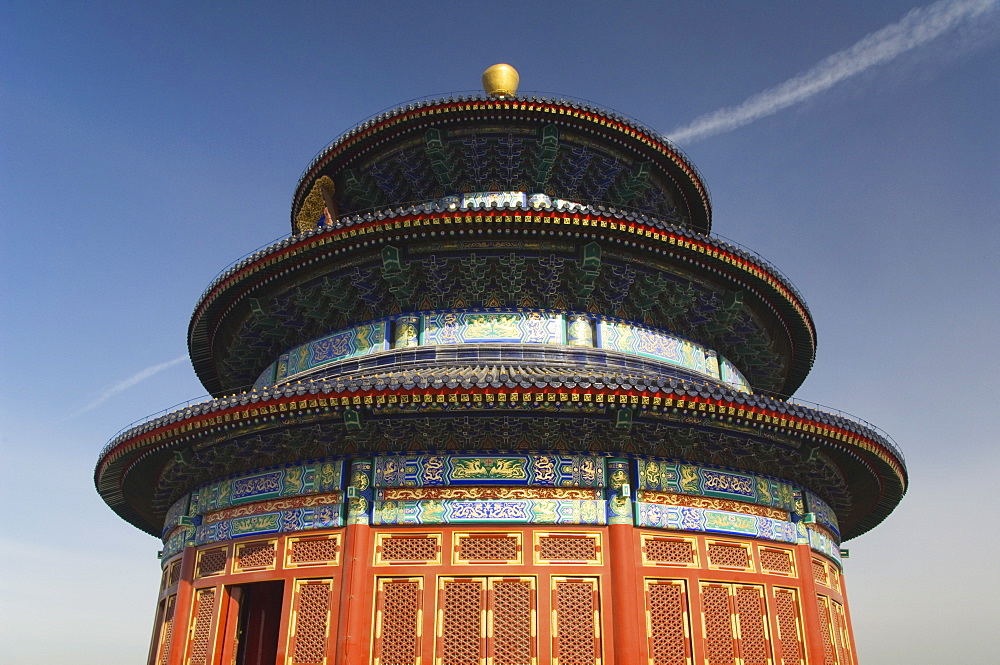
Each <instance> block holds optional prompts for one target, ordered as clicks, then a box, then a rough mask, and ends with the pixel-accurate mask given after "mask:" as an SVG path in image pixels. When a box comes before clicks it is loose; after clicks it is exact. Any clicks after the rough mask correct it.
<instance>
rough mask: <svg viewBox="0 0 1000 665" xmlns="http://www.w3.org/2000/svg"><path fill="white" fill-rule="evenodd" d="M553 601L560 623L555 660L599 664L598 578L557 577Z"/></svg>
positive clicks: (560, 663)
mask: <svg viewBox="0 0 1000 665" xmlns="http://www.w3.org/2000/svg"><path fill="white" fill-rule="evenodd" d="M553 583H554V587H555V589H554V592H553V599H552V604H553V607H554V608H555V617H556V622H555V623H556V625H555V626H554V629H553V630H554V635H553V656H554V658H553V662H555V663H558V665H597V664H598V663H600V662H601V636H600V623H599V617H598V599H597V593H598V591H597V589H598V584H597V580H596V579H594V578H586V577H583V578H553Z"/></svg>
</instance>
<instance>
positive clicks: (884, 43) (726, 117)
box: [667, 0, 998, 143]
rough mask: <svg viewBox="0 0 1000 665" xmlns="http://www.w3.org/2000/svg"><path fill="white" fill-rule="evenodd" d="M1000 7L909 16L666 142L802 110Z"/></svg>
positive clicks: (970, 0)
mask: <svg viewBox="0 0 1000 665" xmlns="http://www.w3.org/2000/svg"><path fill="white" fill-rule="evenodd" d="M997 7H998V2H997V0H942V1H941V2H936V3H934V4H932V5H928V6H926V7H918V8H916V9H913V10H910V11H909V12H907V13H906V15H905V16H903V18H901V19H900V20H899V21H897V22H896V23H893V24H891V25H887V26H886V27H884V28H882V29H881V30H876V31H875V32H873V33H871V34H869V35H867V36H865V37H864V38H862V39H861V41H859V42H857V43H856V44H854V45H853V46H850V47H848V48H846V49H844V50H842V51H838V52H837V53H834V54H833V55H831V56H828V57H827V58H825V59H823V60H822V61H820V63H819V64H817V65H816V66H815V67H813V68H812V69H810V70H808V71H806V72H803V73H802V74H799V75H798V76H795V77H793V78H790V79H788V80H787V81H785V82H784V83H781V84H779V85H777V86H775V87H773V88H770V89H768V90H765V91H763V92H759V93H757V94H755V95H753V96H751V97H748V98H747V99H746V101H744V102H743V103H742V104H738V105H736V106H730V107H726V108H722V109H719V110H717V111H713V112H711V113H707V114H705V115H703V116H700V117H698V118H695V119H694V120H693V121H692V122H690V123H689V124H687V125H684V126H682V127H678V128H677V129H675V130H674V131H672V132H668V133H667V136H668V137H669V138H670V140H671V141H673V142H674V143H693V142H694V141H698V140H700V139H704V138H707V137H709V136H714V135H716V134H721V133H723V132H728V131H730V130H733V129H736V128H737V127H742V126H743V125H746V124H749V123H751V122H753V121H754V120H759V119H760V118H764V117H767V116H769V115H772V114H774V113H777V112H778V111H780V110H782V109H784V108H787V107H789V106H792V105H793V104H798V103H799V102H801V101H804V100H806V99H808V98H810V97H812V96H813V95H817V94H819V93H821V92H823V91H824V90H827V89H829V88H831V87H833V86H834V85H836V84H837V83H840V82H841V81H843V80H844V79H847V78H850V77H851V76H854V75H856V74H859V73H861V72H863V71H865V70H866V69H869V68H870V67H874V66H875V65H879V64H882V63H884V62H888V61H889V60H892V59H893V58H895V57H896V56H898V55H900V54H902V53H906V52H907V51H909V50H911V49H914V48H917V47H918V46H922V45H924V44H926V43H927V42H929V41H931V40H933V39H934V38H936V37H938V36H940V35H942V34H944V33H945V32H948V31H949V30H952V29H954V28H956V27H958V26H959V25H961V24H962V23H963V22H966V21H970V20H973V19H976V18H979V17H980V16H982V15H983V14H985V13H987V12H989V11H991V10H995V9H997Z"/></svg>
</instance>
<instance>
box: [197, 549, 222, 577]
mask: <svg viewBox="0 0 1000 665" xmlns="http://www.w3.org/2000/svg"><path fill="white" fill-rule="evenodd" d="M225 570H226V548H225V547H218V548H215V549H211V550H202V551H201V552H199V553H198V574H197V575H195V577H207V576H208V575H218V574H219V573H221V572H224V571H225Z"/></svg>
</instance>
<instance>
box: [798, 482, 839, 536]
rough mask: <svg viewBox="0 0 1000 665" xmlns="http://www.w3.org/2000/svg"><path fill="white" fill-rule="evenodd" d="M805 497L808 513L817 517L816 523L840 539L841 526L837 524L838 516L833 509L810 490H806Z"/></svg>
mask: <svg viewBox="0 0 1000 665" xmlns="http://www.w3.org/2000/svg"><path fill="white" fill-rule="evenodd" d="M805 495H806V511H807V512H810V513H813V514H814V515H816V522H817V523H818V524H822V525H823V526H825V527H826V528H827V529H829V530H830V531H832V532H833V533H834V534H835V535H836V536H837V538H840V524H838V522H837V514H836V513H834V512H833V508H831V507H830V506H828V505H827V503H826V502H825V501H823V499H821V498H819V497H818V496H816V495H815V494H813V493H812V492H810V491H809V490H805Z"/></svg>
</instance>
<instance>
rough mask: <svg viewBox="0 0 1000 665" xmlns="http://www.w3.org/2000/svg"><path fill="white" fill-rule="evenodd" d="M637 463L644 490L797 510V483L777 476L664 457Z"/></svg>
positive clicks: (639, 485) (639, 484)
mask: <svg viewBox="0 0 1000 665" xmlns="http://www.w3.org/2000/svg"><path fill="white" fill-rule="evenodd" d="M636 465H637V468H638V481H639V482H638V488H639V489H640V490H654V491H658V492H673V493H674V494H690V495H693V496H711V497H717V498H720V499H735V500H736V501H746V502H747V503H756V504H760V505H764V506H771V507H772V508H781V509H782V510H788V511H794V510H795V488H794V486H792V485H791V484H789V483H786V482H782V481H780V480H775V479H773V478H765V477H763V476H757V475H754V474H749V473H738V472H735V471H725V470H721V469H712V468H707V467H702V466H695V465H693V464H683V463H681V462H664V461H660V460H647V459H640V460H636Z"/></svg>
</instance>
